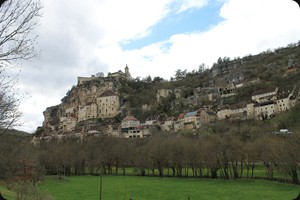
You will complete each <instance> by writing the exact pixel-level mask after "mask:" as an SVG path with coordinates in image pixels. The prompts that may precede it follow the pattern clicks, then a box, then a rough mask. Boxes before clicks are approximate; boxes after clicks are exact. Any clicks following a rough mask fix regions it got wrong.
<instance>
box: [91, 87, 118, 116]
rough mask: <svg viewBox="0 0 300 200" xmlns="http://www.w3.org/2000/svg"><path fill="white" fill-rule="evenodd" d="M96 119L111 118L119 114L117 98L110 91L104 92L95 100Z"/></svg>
mask: <svg viewBox="0 0 300 200" xmlns="http://www.w3.org/2000/svg"><path fill="white" fill-rule="evenodd" d="M97 105H98V117H99V118H113V117H115V116H117V115H118V114H119V112H120V111H119V110H120V102H119V96H118V95H117V94H116V93H115V92H113V91H112V90H106V91H105V92H103V93H102V94H101V96H100V97H98V98H97Z"/></svg>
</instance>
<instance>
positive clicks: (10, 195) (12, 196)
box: [0, 181, 16, 200]
mask: <svg viewBox="0 0 300 200" xmlns="http://www.w3.org/2000/svg"><path fill="white" fill-rule="evenodd" d="M0 192H1V194H2V195H3V196H4V197H5V198H6V199H8V200H11V199H15V197H16V194H15V192H14V191H12V190H8V189H7V187H6V186H5V183H4V182H2V181H0Z"/></svg>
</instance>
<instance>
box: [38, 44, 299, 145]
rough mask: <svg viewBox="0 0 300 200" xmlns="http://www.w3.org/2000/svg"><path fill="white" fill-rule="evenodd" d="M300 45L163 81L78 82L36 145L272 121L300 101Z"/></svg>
mask: <svg viewBox="0 0 300 200" xmlns="http://www.w3.org/2000/svg"><path fill="white" fill-rule="evenodd" d="M299 56H300V47H299V44H293V45H290V46H288V47H285V48H279V49H276V50H274V51H270V50H268V51H266V52H263V53H261V54H258V55H255V56H251V55H250V56H247V57H244V58H235V59H233V60H230V59H229V58H226V57H225V58H219V60H218V61H217V62H216V63H215V64H214V65H213V66H212V67H211V68H210V69H209V68H208V67H205V66H204V65H200V66H199V68H198V69H197V70H194V71H192V72H187V71H186V70H180V69H179V70H177V71H176V72H175V77H172V78H171V80H164V79H163V78H160V77H154V78H153V79H152V77H151V76H148V77H146V78H143V79H142V80H141V79H140V78H133V77H131V75H130V69H129V67H128V66H127V65H126V66H125V69H124V71H122V70H119V71H117V72H113V73H108V74H107V76H104V74H103V73H98V74H96V75H92V76H91V77H78V81H77V85H76V86H73V87H72V89H70V90H69V91H68V92H67V94H66V96H65V97H64V98H63V99H62V100H61V104H59V105H56V106H52V107H48V108H47V109H46V110H45V111H44V113H43V114H44V122H43V125H42V126H41V127H38V129H37V131H36V133H35V134H34V138H33V142H35V143H38V142H40V141H42V140H45V141H49V140H51V139H57V140H60V139H63V138H68V137H77V138H81V139H84V138H89V137H92V136H94V137H96V136H99V135H111V136H115V137H123V138H144V137H149V136H151V135H152V134H153V132H156V131H157V130H159V131H164V132H176V133H179V134H180V133H181V132H184V131H192V132H193V131H194V132H195V131H196V130H198V129H199V128H201V127H203V126H207V125H210V124H213V123H215V122H216V121H219V120H268V119H270V118H273V117H276V116H278V115H280V114H281V113H284V112H287V111H289V110H291V109H292V108H293V107H294V106H295V105H296V104H297V102H299V100H300V93H299V91H300V89H299V88H300V82H299V81H300V79H299V67H300V66H299Z"/></svg>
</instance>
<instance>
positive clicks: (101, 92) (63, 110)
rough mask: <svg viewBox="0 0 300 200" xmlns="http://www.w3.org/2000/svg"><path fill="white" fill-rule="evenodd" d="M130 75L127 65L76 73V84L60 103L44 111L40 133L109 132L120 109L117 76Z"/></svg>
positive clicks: (122, 77) (44, 134) (43, 134)
mask: <svg viewBox="0 0 300 200" xmlns="http://www.w3.org/2000/svg"><path fill="white" fill-rule="evenodd" d="M129 77H130V76H129V71H128V67H127V66H126V68H125V73H123V72H122V71H118V72H116V73H111V74H109V75H108V76H107V77H103V76H94V75H93V76H91V77H78V84H77V86H73V87H72V89H71V90H70V91H68V92H67V94H66V96H65V97H64V98H63V99H62V100H61V104H59V105H56V106H52V107H49V108H47V109H46V110H45V111H44V112H43V115H44V122H43V126H42V127H40V128H39V131H37V132H39V134H40V135H41V136H46V135H53V134H55V135H61V134H68V133H69V134H75V132H79V133H80V132H93V133H99V132H103V131H104V132H106V133H112V132H113V130H115V129H117V127H115V126H114V124H116V120H117V116H118V115H119V114H120V112H121V110H120V97H119V93H118V88H119V85H120V80H121V79H128V78H129Z"/></svg>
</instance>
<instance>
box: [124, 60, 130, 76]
mask: <svg viewBox="0 0 300 200" xmlns="http://www.w3.org/2000/svg"><path fill="white" fill-rule="evenodd" d="M125 77H126V79H127V80H129V79H130V73H129V68H128V66H127V64H126V67H125Z"/></svg>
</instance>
